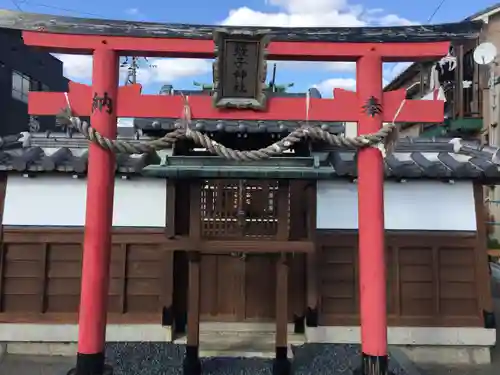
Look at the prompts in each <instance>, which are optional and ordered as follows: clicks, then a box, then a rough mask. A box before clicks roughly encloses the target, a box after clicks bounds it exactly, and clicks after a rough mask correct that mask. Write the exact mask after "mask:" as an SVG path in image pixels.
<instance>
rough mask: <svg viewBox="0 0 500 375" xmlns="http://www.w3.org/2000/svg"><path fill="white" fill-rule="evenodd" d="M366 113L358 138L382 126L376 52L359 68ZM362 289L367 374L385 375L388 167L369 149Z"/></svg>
mask: <svg viewBox="0 0 500 375" xmlns="http://www.w3.org/2000/svg"><path fill="white" fill-rule="evenodd" d="M356 91H357V94H358V100H359V107H360V111H363V113H361V114H360V117H359V120H358V134H360V135H361V134H366V133H373V132H376V131H378V130H379V129H380V128H381V127H382V116H381V113H380V112H381V111H383V103H382V59H381V57H380V56H379V55H377V54H376V51H373V52H372V53H370V54H367V55H365V56H363V57H361V58H360V59H359V60H358V61H357V67H356ZM358 231H359V285H360V305H361V306H360V315H361V350H362V354H361V355H362V365H361V369H360V373H361V374H362V375H385V374H387V371H388V361H387V311H386V310H387V307H386V304H387V303H386V262H385V243H384V234H385V233H384V164H383V160H382V153H381V152H380V150H378V149H377V148H373V147H368V148H364V149H361V150H359V153H358Z"/></svg>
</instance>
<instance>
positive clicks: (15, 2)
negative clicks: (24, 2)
mask: <svg viewBox="0 0 500 375" xmlns="http://www.w3.org/2000/svg"><path fill="white" fill-rule="evenodd" d="M10 2H11V3H12V4H14V6H15V7H16V9H17V10H18V11H20V12H22V11H23V10H22V9H21V7H20V6H19V3H18V2H17V1H16V0H10Z"/></svg>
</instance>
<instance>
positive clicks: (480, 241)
mask: <svg viewBox="0 0 500 375" xmlns="http://www.w3.org/2000/svg"><path fill="white" fill-rule="evenodd" d="M483 195H484V192H483V186H482V185H481V184H479V183H475V184H474V203H475V208H476V223H477V237H476V241H477V242H476V246H475V249H474V254H475V263H476V267H475V274H476V277H475V278H476V280H475V282H476V291H477V296H478V299H477V304H478V313H479V314H480V316H482V313H483V311H486V312H489V313H492V312H493V299H492V294H491V284H490V280H489V278H490V277H489V267H490V266H489V262H488V246H487V239H488V235H487V231H486V207H485V205H484V196H483Z"/></svg>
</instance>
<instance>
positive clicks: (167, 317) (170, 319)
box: [161, 306, 174, 327]
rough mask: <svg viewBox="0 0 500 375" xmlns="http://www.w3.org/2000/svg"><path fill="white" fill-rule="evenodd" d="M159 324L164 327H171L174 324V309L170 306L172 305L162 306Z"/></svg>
mask: <svg viewBox="0 0 500 375" xmlns="http://www.w3.org/2000/svg"><path fill="white" fill-rule="evenodd" d="M161 325H162V326H164V327H165V326H170V327H172V326H173V325H174V309H173V308H172V306H163V310H162V314H161Z"/></svg>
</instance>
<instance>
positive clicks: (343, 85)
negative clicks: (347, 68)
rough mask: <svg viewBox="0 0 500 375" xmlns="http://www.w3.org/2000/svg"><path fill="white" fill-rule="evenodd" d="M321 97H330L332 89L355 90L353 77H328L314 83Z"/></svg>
mask: <svg viewBox="0 0 500 375" xmlns="http://www.w3.org/2000/svg"><path fill="white" fill-rule="evenodd" d="M314 86H315V87H316V88H317V89H318V90H319V91H320V92H321V95H322V96H323V97H331V96H332V95H333V89H345V90H350V91H355V90H356V80H355V79H354V78H330V79H326V80H324V81H323V82H320V83H318V84H317V85H314Z"/></svg>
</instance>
